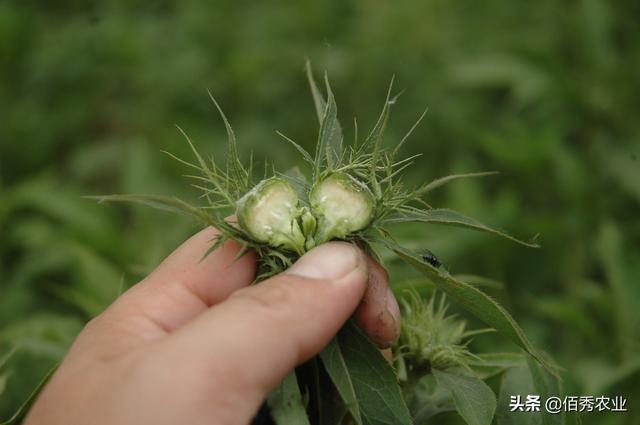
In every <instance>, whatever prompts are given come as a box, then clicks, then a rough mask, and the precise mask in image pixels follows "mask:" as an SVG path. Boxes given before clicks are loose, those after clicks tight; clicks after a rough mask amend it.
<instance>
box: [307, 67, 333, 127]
mask: <svg viewBox="0 0 640 425" xmlns="http://www.w3.org/2000/svg"><path fill="white" fill-rule="evenodd" d="M304 67H305V70H306V71H307V80H308V81H309V87H310V88H311V96H312V97H313V105H314V106H315V109H316V115H317V116H318V123H319V124H322V118H323V117H324V110H325V108H326V107H327V102H325V100H324V96H323V95H322V92H320V89H319V88H318V84H316V79H315V78H314V77H313V70H312V69H311V62H310V61H309V60H307V62H306V63H305V66H304Z"/></svg>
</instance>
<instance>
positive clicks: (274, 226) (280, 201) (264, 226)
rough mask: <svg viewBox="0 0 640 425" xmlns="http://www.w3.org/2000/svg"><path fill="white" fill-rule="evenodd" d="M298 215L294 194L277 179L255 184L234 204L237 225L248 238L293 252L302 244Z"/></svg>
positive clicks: (301, 249) (299, 251) (302, 236)
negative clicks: (235, 206)
mask: <svg viewBox="0 0 640 425" xmlns="http://www.w3.org/2000/svg"><path fill="white" fill-rule="evenodd" d="M301 212H302V211H301V209H300V208H299V206H298V194H297V193H296V191H295V190H294V189H293V187H292V186H291V185H290V184H289V183H288V182H287V181H286V180H283V179H280V178H277V177H272V178H270V179H266V180H263V181H261V182H260V183H258V184H257V185H256V186H255V187H254V188H253V189H251V190H250V191H249V192H248V193H247V194H246V195H244V196H243V197H242V198H241V199H240V200H239V201H238V204H237V215H238V222H239V224H240V226H241V227H242V229H243V230H244V231H245V232H247V233H248V234H249V236H251V238H253V239H254V240H256V241H258V242H263V243H268V244H269V245H272V246H274V247H283V248H286V249H289V250H291V251H295V252H297V253H302V252H303V251H304V243H305V237H304V235H303V234H302V231H301V229H300V225H299V224H298V218H299V217H300V214H301Z"/></svg>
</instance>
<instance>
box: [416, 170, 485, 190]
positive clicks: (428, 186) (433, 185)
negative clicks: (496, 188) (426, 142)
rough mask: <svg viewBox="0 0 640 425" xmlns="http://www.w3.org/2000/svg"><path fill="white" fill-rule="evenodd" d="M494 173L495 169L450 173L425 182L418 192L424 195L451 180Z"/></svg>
mask: <svg viewBox="0 0 640 425" xmlns="http://www.w3.org/2000/svg"><path fill="white" fill-rule="evenodd" d="M495 174H498V172H497V171H482V172H479V173H465V174H451V175H449V176H444V177H440V178H439V179H435V180H433V181H431V182H429V183H427V184H426V185H424V186H422V187H421V188H420V189H418V193H419V194H420V195H424V194H426V193H429V192H431V191H432V190H434V189H437V188H439V187H440V186H443V185H445V184H447V183H449V182H451V181H453V180H458V179H465V178H470V177H484V176H493V175H495Z"/></svg>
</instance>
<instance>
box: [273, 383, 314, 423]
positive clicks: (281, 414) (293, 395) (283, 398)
mask: <svg viewBox="0 0 640 425" xmlns="http://www.w3.org/2000/svg"><path fill="white" fill-rule="evenodd" d="M267 404H268V405H269V409H270V411H271V416H272V417H273V420H274V421H275V422H276V424H277V425H309V418H308V417H307V412H306V410H305V408H304V404H303V403H302V396H301V395H300V388H298V380H297V379H296V372H295V371H293V372H291V373H290V374H289V375H287V377H286V378H284V380H283V381H282V382H281V383H280V385H279V386H278V388H276V389H275V390H273V391H272V392H271V394H269V397H268V398H267Z"/></svg>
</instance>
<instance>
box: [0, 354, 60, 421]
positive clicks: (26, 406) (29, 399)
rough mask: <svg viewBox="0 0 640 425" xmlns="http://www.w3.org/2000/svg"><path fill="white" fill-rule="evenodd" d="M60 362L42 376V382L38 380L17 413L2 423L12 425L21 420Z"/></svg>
mask: <svg viewBox="0 0 640 425" xmlns="http://www.w3.org/2000/svg"><path fill="white" fill-rule="evenodd" d="M58 365H59V364H58V363H56V365H55V366H53V367H52V368H51V369H50V370H49V372H47V374H46V375H45V376H44V377H43V378H42V380H40V382H38V385H36V387H35V388H34V389H33V391H31V393H30V394H29V396H28V397H27V398H26V400H25V401H23V402H22V404H21V405H20V406H19V407H18V409H17V410H16V411H15V413H14V414H13V415H12V416H11V417H10V418H9V419H7V420H6V421H3V422H0V425H12V424H15V423H17V421H18V420H20V419H21V418H22V417H23V416H24V415H25V414H26V413H27V410H29V407H30V406H31V403H33V401H34V400H35V399H36V397H37V396H38V394H40V391H41V390H42V388H44V386H45V384H46V383H47V382H48V381H49V378H51V376H52V375H53V373H54V372H55V371H56V370H57V369H58Z"/></svg>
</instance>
